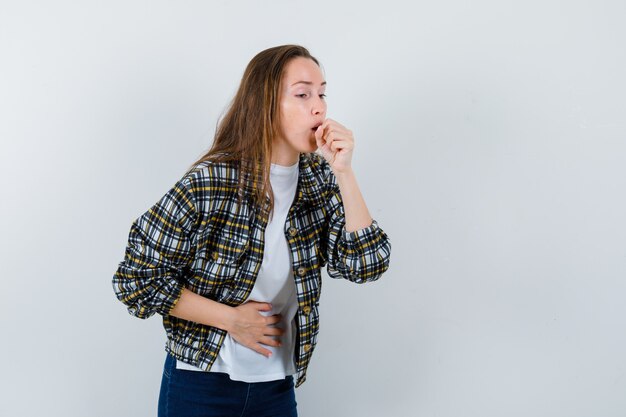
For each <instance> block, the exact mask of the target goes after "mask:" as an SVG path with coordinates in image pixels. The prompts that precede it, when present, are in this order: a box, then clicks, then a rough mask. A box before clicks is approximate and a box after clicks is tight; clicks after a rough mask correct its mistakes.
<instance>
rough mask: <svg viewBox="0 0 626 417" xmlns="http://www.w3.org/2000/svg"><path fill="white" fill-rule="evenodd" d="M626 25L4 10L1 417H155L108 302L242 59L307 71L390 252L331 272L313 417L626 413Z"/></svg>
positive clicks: (379, 10) (309, 412)
mask: <svg viewBox="0 0 626 417" xmlns="http://www.w3.org/2000/svg"><path fill="white" fill-rule="evenodd" d="M625 18H626V3H624V2H623V1H622V0H614V1H598V0H594V1H592V0H588V1H575V0H574V1H566V0H560V1H559V0H541V1H533V0H531V1H498V0H493V1H487V0H477V1H473V2H468V1H436V2H435V1H431V2H412V1H406V2H399V1H385V2H369V1H357V0H351V1H341V2H330V1H315V2H302V1H263V2H255V1H249V2H243V1H108V2H88V1H47V2H46V1H41V2H37V3H36V2H31V1H13V2H10V1H0V120H1V122H0V138H1V152H0V170H1V171H0V186H1V191H2V204H0V207H1V210H2V215H1V216H0V227H1V231H2V239H1V240H0V242H1V243H0V244H1V245H2V246H1V247H0V256H1V257H2V261H1V266H0V270H1V272H2V275H1V283H2V292H1V294H2V302H1V303H0V320H1V334H2V336H1V343H0V354H1V356H0V357H1V358H2V366H1V367H0V392H1V395H0V397H1V400H0V415H2V416H38V415H46V416H81V417H82V416H150V415H155V414H156V405H157V398H158V390H159V386H160V379H161V372H162V366H163V360H164V358H165V352H164V350H163V348H164V343H165V332H164V331H163V329H162V327H161V321H160V317H158V316H154V317H152V318H150V319H149V320H139V319H136V318H134V317H132V316H130V315H129V314H128V313H127V312H126V309H125V307H124V305H123V304H121V303H120V302H119V301H118V300H117V299H116V298H115V295H114V293H113V290H112V287H111V278H112V276H113V273H114V271H115V269H116V268H117V264H118V262H120V261H121V260H122V258H123V254H124V248H125V245H126V239H127V236H128V231H129V229H130V225H131V222H132V221H133V220H134V219H135V218H136V217H138V216H139V215H140V214H141V213H143V212H144V211H145V210H147V209H148V208H149V207H150V206H151V205H152V204H154V203H155V202H156V201H157V200H158V199H159V198H160V197H161V196H162V195H163V194H164V193H165V192H166V191H167V190H168V189H169V188H170V187H171V186H172V185H173V184H174V183H175V182H176V181H177V180H178V179H179V178H180V176H181V175H182V174H183V173H184V172H185V170H186V169H187V168H188V166H189V164H190V163H191V162H192V161H193V160H195V159H196V158H197V157H198V156H199V155H200V154H202V153H203V152H204V151H205V150H206V149H207V148H208V147H209V145H210V143H211V140H212V138H213V134H214V131H215V125H216V123H217V121H218V118H219V116H220V114H221V113H222V112H223V111H224V109H225V107H226V105H227V103H228V101H229V100H230V98H231V97H232V95H233V94H234V92H235V90H236V88H237V86H238V83H239V80H240V77H241V75H242V73H243V70H244V68H245V66H246V64H247V63H248V61H249V60H250V59H251V58H252V57H253V56H254V55H255V54H256V53H258V52H259V51H261V50H263V49H266V48H269V47H272V46H276V45H280V44H286V43H298V44H302V45H304V46H306V47H307V48H309V50H310V51H311V53H312V54H313V55H314V56H316V57H317V58H318V59H319V60H320V61H321V63H322V65H323V68H324V71H325V74H326V79H327V81H328V89H327V95H328V98H327V100H328V103H329V111H328V117H330V118H333V119H335V120H337V121H338V122H340V123H342V124H344V125H345V126H347V127H348V128H350V129H351V130H353V132H354V134H355V141H356V142H355V143H356V147H355V151H354V159H353V165H354V169H355V171H356V173H357V177H358V180H359V184H360V186H361V189H362V192H363V194H364V197H365V199H366V201H367V203H368V207H369V209H370V212H371V214H372V215H373V217H374V218H375V219H377V221H378V222H379V224H380V225H381V227H383V229H384V230H385V231H386V232H387V233H388V235H389V236H390V239H391V242H392V258H391V259H392V265H391V268H390V269H389V271H388V272H387V273H386V274H385V275H384V276H383V277H382V278H381V279H380V280H379V281H378V282H376V283H372V284H368V285H363V286H359V285H355V284H351V283H349V282H347V281H335V280H332V279H330V278H328V276H327V275H326V274H324V291H323V295H322V302H321V314H322V317H321V320H322V321H321V332H320V337H319V343H318V346H317V349H316V352H315V355H314V357H313V359H312V362H311V365H310V368H309V372H308V379H307V382H306V383H305V384H304V385H303V386H302V387H300V388H298V389H297V391H296V395H297V400H298V404H299V412H300V415H301V416H303V417H313V416H316V417H317V416H357V415H358V416H363V417H369V416H381V415H385V416H432V417H435V416H437V417H459V416H464V417H474V416H476V417H485V416H494V417H496V416H497V417H500V416H524V417H527V416H550V417H555V416H557V417H560V416H581V417H583V416H604V417H612V416H624V415H626V395H625V392H626V355H625V352H626V303H625V302H624V300H625V296H626V294H625V293H626V280H625V273H626V227H625V226H626V222H625V220H624V213H625V212H626V198H625V196H624V190H625V187H626V175H625V174H626V168H624V163H625V157H626V143H625V140H626V125H625V121H624V120H625V116H626V100H625V97H626V84H625V81H624V80H625V77H624V74H626V45H625V44H626V25H624V22H625V20H626V19H625Z"/></svg>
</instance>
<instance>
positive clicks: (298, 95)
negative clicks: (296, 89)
mask: <svg viewBox="0 0 626 417" xmlns="http://www.w3.org/2000/svg"><path fill="white" fill-rule="evenodd" d="M304 96H306V93H303V94H296V97H304Z"/></svg>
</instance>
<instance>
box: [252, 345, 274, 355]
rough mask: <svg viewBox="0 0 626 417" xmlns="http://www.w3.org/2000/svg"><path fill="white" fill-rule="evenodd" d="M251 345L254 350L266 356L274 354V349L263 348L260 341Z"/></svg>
mask: <svg viewBox="0 0 626 417" xmlns="http://www.w3.org/2000/svg"><path fill="white" fill-rule="evenodd" d="M250 347H251V348H252V350H254V351H255V352H257V353H260V354H261V355H263V356H265V357H266V358H269V357H270V356H272V351H271V350H267V349H265V348H263V347H262V346H261V345H259V344H258V343H257V344H255V345H254V346H250Z"/></svg>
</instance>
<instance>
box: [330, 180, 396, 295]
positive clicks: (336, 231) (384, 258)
mask: <svg viewBox="0 0 626 417" xmlns="http://www.w3.org/2000/svg"><path fill="white" fill-rule="evenodd" d="M329 179H330V181H329V182H328V183H327V186H328V187H329V189H328V192H327V194H326V195H327V203H326V216H327V218H329V222H328V247H327V259H328V266H327V271H328V275H329V276H330V277H331V278H344V279H347V280H349V281H352V282H355V283H357V284H362V283H365V282H371V281H376V280H377V279H378V278H380V276H381V275H382V274H383V272H385V271H386V270H387V269H388V268H389V261H390V256H391V242H390V240H389V237H388V236H387V234H386V233H385V232H384V231H383V229H381V228H380V227H379V226H378V222H377V221H376V220H374V219H372V223H371V224H370V225H369V226H367V227H364V228H362V229H359V230H355V231H353V232H347V231H346V218H345V213H344V208H343V202H342V199H341V193H340V191H339V185H338V184H337V180H336V178H335V176H334V174H333V173H331V174H330V178H329Z"/></svg>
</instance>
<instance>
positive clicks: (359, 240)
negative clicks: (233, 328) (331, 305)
mask: <svg viewBox="0 0 626 417" xmlns="http://www.w3.org/2000/svg"><path fill="white" fill-rule="evenodd" d="M299 169H300V174H299V179H298V188H297V191H296V198H295V199H294V202H293V204H292V206H291V208H290V210H289V213H288V215H287V220H286V222H285V226H284V231H285V237H286V239H287V241H288V246H289V248H290V250H291V254H292V257H293V258H292V259H293V276H294V280H295V284H296V290H297V299H298V306H299V308H298V312H297V313H296V323H297V329H298V331H297V337H296V348H295V351H294V360H295V363H296V367H297V381H296V386H300V385H301V384H302V383H303V382H304V381H305V379H306V369H307V366H308V364H309V361H310V359H311V355H312V353H313V350H314V349H315V344H316V341H317V335H318V331H319V313H318V305H319V297H320V290H321V285H322V281H321V268H322V267H323V266H325V265H327V272H328V275H329V276H330V277H332V278H345V279H347V280H349V281H352V282H355V283H365V282H368V281H374V280H376V279H378V278H379V277H380V276H381V274H382V273H383V272H385V271H386V270H387V268H388V267H389V260H390V254H391V243H390V241H389V238H388V237H387V235H386V234H385V232H384V231H383V230H382V229H381V228H380V227H379V226H378V223H377V222H376V220H373V221H372V223H371V224H370V225H369V226H367V227H365V228H363V229H360V230H357V231H354V232H350V233H349V232H347V231H346V230H345V215H344V209H343V204H342V200H341V194H340V192H339V186H338V185H337V182H336V178H335V176H334V174H333V172H332V170H331V168H330V166H329V165H328V163H327V162H326V161H325V160H324V158H323V157H322V156H320V155H318V154H316V153H309V154H301V155H300V161H299ZM237 180H238V172H237V169H236V167H235V166H233V165H232V164H230V163H228V162H219V163H218V162H203V163H200V164H198V165H196V166H194V167H193V169H191V170H190V171H189V172H187V173H186V174H185V175H184V176H183V178H181V179H180V180H179V181H178V182H176V184H174V186H173V187H172V188H171V189H170V190H169V191H168V192H167V193H166V194H165V195H164V196H163V197H162V198H161V199H160V200H159V201H158V202H157V203H156V204H155V205H154V206H152V207H151V208H150V209H149V210H148V211H147V212H145V213H144V214H143V215H141V216H140V217H139V218H137V219H136V220H135V221H134V222H133V223H132V226H131V229H130V233H129V237H128V245H127V247H126V251H125V256H124V260H123V261H122V262H120V264H119V266H118V269H117V271H116V272H115V274H114V276H113V289H114V291H115V294H116V296H117V298H118V299H119V300H120V301H122V302H123V303H124V304H125V305H126V306H127V307H128V311H129V312H130V314H132V315H134V316H136V317H139V318H142V319H145V318H148V317H150V316H152V315H153V314H154V313H159V314H160V315H162V317H163V326H164V327H165V331H166V333H167V342H166V346H165V350H166V351H167V352H170V353H171V354H172V355H174V356H175V357H176V358H177V359H180V360H182V361H184V362H187V363H190V364H192V365H195V366H197V367H200V368H202V369H204V370H208V369H210V368H211V366H212V364H213V363H214V361H215V359H216V358H217V354H218V351H219V349H220V346H221V345H222V342H223V340H224V337H225V335H226V331H224V330H221V329H218V328H215V327H211V326H206V325H202V324H198V323H195V322H191V321H187V320H183V319H180V318H177V317H174V316H171V315H169V312H170V311H171V309H172V308H173V307H174V305H175V304H176V302H177V301H178V299H179V297H180V295H181V292H182V289H183V287H186V288H188V289H189V290H191V291H193V292H195V293H197V294H201V295H203V296H205V297H207V298H210V299H213V300H216V301H218V302H220V303H224V304H227V305H230V306H237V305H240V304H242V303H243V302H245V300H246V298H247V297H248V295H249V294H250V292H251V290H252V287H253V286H254V282H255V279H256V276H257V273H258V271H259V269H260V266H261V262H262V260H263V250H264V247H263V246H264V231H265V226H266V225H267V219H266V216H263V215H262V213H261V211H260V208H257V207H256V205H253V204H251V201H252V200H251V195H250V193H249V192H246V191H242V190H241V189H240V188H239V187H238V186H237ZM239 193H244V195H245V196H246V198H244V199H243V200H242V203H241V204H239V203H238V202H237V195H238V194H239Z"/></svg>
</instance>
